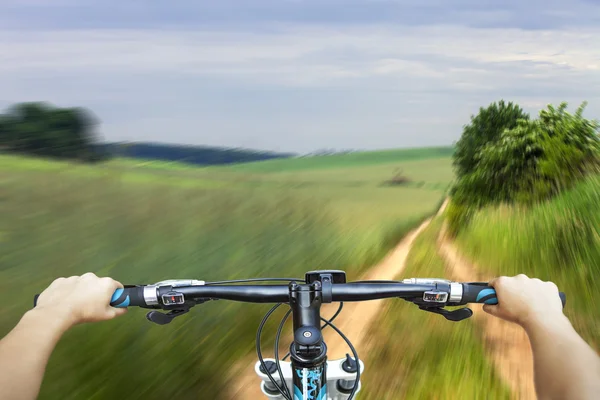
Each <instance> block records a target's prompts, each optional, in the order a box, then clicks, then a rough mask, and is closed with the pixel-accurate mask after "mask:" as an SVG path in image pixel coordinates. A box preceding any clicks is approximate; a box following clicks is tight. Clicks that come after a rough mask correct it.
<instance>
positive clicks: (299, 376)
mask: <svg viewBox="0 0 600 400" xmlns="http://www.w3.org/2000/svg"><path fill="white" fill-rule="evenodd" d="M345 361H346V359H345V358H340V359H337V360H328V361H327V363H326V364H325V365H324V367H325V368H324V370H323V372H322V375H321V381H320V382H321V386H320V388H319V386H316V387H311V385H310V375H309V374H307V373H306V372H305V371H304V370H303V369H301V368H295V369H294V368H293V367H292V363H291V362H285V361H283V362H281V363H280V365H281V371H282V373H283V379H284V381H285V384H286V385H287V387H288V388H289V390H290V393H291V394H292V396H293V397H292V399H293V400H304V399H315V400H346V399H347V398H348V396H349V393H350V390H351V389H352V387H353V386H354V382H355V380H356V373H354V372H347V371H344V369H343V367H342V364H344V362H345ZM270 362H271V363H275V359H273V358H268V359H265V363H270ZM359 365H360V370H361V373H362V372H364V369H365V366H364V363H363V362H362V361H359ZM260 366H261V364H260V361H257V362H256V364H255V365H254V371H255V372H256V374H257V375H258V377H259V378H260V379H261V380H262V382H261V384H260V388H261V391H262V392H263V394H264V395H265V396H266V398H268V399H272V400H279V399H283V397H282V396H281V394H280V393H279V391H278V390H276V389H275V388H274V387H273V384H272V383H271V381H270V379H269V377H268V376H267V374H265V373H263V372H262V371H261V368H260ZM275 377H276V378H277V381H279V377H278V375H275ZM305 382H306V385H305ZM295 386H297V387H298V390H297V391H296V390H295ZM313 388H314V389H317V390H311V389H313ZM360 389H361V384H360V383H359V386H358V389H357V391H356V393H358V392H360ZM320 391H321V392H320ZM313 393H318V396H321V397H318V396H317V397H310V396H311V395H313Z"/></svg>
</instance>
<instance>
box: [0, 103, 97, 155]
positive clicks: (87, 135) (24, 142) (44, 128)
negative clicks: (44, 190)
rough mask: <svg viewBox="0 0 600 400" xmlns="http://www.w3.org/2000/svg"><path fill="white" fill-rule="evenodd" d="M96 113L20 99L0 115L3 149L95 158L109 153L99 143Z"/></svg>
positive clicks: (13, 151) (26, 152)
mask: <svg viewBox="0 0 600 400" xmlns="http://www.w3.org/2000/svg"><path fill="white" fill-rule="evenodd" d="M95 125H97V121H96V119H95V117H93V116H92V115H91V114H90V112H89V111H87V110H84V109H82V108H57V107H54V106H52V105H51V104H47V103H20V104H16V105H14V106H12V107H11V108H9V110H8V111H7V113H6V114H2V115H0V150H3V151H5V152H12V153H19V154H28V155H37V156H44V157H55V158H68V159H77V160H80V161H88V162H95V161H100V160H103V159H106V158H107V157H108V154H107V153H105V152H103V151H102V149H101V148H100V147H98V143H97V138H96V134H95V133H94V132H93V127H94V126H95Z"/></svg>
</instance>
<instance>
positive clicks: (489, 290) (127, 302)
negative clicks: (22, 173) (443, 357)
mask: <svg viewBox="0 0 600 400" xmlns="http://www.w3.org/2000/svg"><path fill="white" fill-rule="evenodd" d="M461 285H462V295H461V297H460V299H459V300H456V299H452V298H451V297H450V298H448V299H447V300H445V301H443V303H445V304H439V306H444V305H464V304H467V303H484V304H498V298H497V297H496V291H495V290H494V288H493V287H491V286H488V284H487V283H486V282H471V283H462V284H461ZM145 287H146V286H126V287H125V288H123V289H117V290H116V291H115V293H114V294H113V296H112V298H111V301H110V305H111V306H113V307H118V308H123V307H132V306H137V307H143V308H164V306H165V303H164V300H165V299H164V298H165V296H166V298H167V300H168V298H169V297H170V296H171V293H172V292H173V291H175V292H176V293H180V294H182V295H183V298H184V299H186V300H192V301H196V302H201V300H208V299H223V300H233V301H242V302H247V303H287V302H289V300H290V287H289V286H288V285H197V286H182V287H171V286H160V287H157V288H156V294H155V296H154V298H153V299H152V300H154V301H152V302H147V300H148V299H145V298H144V288H145ZM425 292H443V293H447V294H448V296H450V294H451V293H450V285H449V284H448V283H432V284H412V283H399V282H395V281H390V282H381V281H377V282H372V283H369V282H360V283H352V282H351V283H338V284H333V285H332V287H331V295H332V299H331V300H332V301H334V302H351V301H366V300H377V299H385V298H392V297H399V298H403V299H407V300H414V301H415V302H418V303H419V304H420V305H425V306H427V305H431V306H434V305H436V303H433V304H428V303H426V302H424V301H422V300H423V296H424V293H425ZM38 296H39V295H36V296H35V297H34V307H35V305H36V304H37V298H38ZM559 296H560V299H561V302H562V304H563V307H564V306H565V304H566V295H565V294H564V293H562V292H560V293H559Z"/></svg>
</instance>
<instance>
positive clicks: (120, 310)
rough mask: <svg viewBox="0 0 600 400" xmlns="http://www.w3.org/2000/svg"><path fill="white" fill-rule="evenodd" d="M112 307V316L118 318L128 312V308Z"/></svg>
mask: <svg viewBox="0 0 600 400" xmlns="http://www.w3.org/2000/svg"><path fill="white" fill-rule="evenodd" d="M111 308H112V307H111ZM112 309H113V313H112V314H113V316H112V318H117V317H120V316H121V315H123V314H127V308H112Z"/></svg>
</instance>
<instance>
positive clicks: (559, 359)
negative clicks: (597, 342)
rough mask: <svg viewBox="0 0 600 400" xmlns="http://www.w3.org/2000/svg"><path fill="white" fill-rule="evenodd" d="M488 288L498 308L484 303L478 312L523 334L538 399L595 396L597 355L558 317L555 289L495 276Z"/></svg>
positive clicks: (599, 389)
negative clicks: (529, 351) (493, 291)
mask: <svg viewBox="0 0 600 400" xmlns="http://www.w3.org/2000/svg"><path fill="white" fill-rule="evenodd" d="M490 285H491V286H494V288H495V289H496V293H497V295H498V305H496V306H491V305H485V306H484V310H485V311H486V312H488V313H490V314H492V315H495V316H497V317H500V318H502V319H505V320H507V321H511V322H515V323H517V324H519V325H521V326H522V327H523V328H524V329H525V331H526V332H527V335H528V336H529V341H530V342H531V349H532V352H533V362H534V373H535V388H536V392H537V395H538V398H539V399H540V400H554V399H557V400H558V399H570V400H587V399H596V398H598V397H597V396H598V394H599V393H600V357H598V355H597V354H596V352H595V351H594V350H593V349H592V348H591V347H590V346H589V345H588V344H587V343H586V342H585V341H584V340H583V339H582V338H581V337H580V336H579V335H578V334H577V332H576V331H575V329H574V328H573V326H572V325H571V323H570V322H569V320H568V319H567V317H566V316H565V315H564V314H563V312H562V304H561V302H560V299H559V297H558V288H557V287H556V285H555V284H554V283H552V282H542V281H541V280H539V279H530V278H528V277H527V276H525V275H519V276H516V277H513V278H507V277H500V278H497V279H495V280H494V281H492V282H490Z"/></svg>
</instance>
